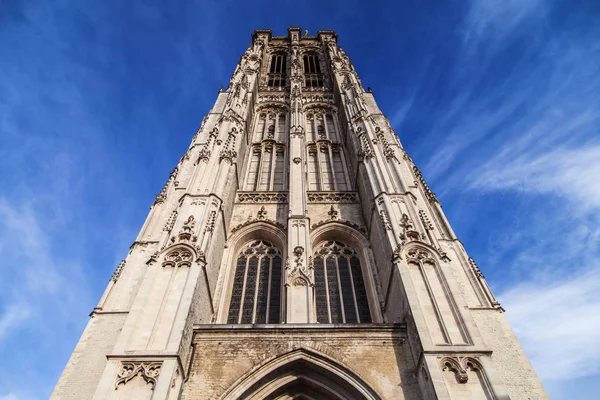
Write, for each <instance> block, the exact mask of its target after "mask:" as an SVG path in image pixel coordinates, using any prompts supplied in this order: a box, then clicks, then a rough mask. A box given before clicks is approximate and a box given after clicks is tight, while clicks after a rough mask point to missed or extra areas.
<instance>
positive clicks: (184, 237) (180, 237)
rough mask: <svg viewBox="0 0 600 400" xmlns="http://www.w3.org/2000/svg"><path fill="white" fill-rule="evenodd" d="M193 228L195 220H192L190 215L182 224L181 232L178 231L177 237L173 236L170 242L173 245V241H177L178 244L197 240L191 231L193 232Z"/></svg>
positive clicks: (192, 217)
mask: <svg viewBox="0 0 600 400" xmlns="http://www.w3.org/2000/svg"><path fill="white" fill-rule="evenodd" d="M194 226H196V220H195V219H194V216H193V215H190V216H189V217H188V219H187V221H185V222H184V223H183V226H182V227H181V230H180V231H179V233H178V234H177V236H173V237H172V238H171V242H173V243H175V241H179V242H189V241H192V242H195V241H196V240H197V239H198V238H197V237H196V236H194V235H193V231H194Z"/></svg>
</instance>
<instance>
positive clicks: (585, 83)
mask: <svg viewBox="0 0 600 400" xmlns="http://www.w3.org/2000/svg"><path fill="white" fill-rule="evenodd" d="M469 5H470V6H469V10H468V12H467V15H466V17H465V22H464V26H463V41H462V49H461V51H460V55H459V57H458V61H457V63H458V64H459V65H457V66H456V68H453V69H452V70H451V72H450V73H451V74H452V77H453V82H455V84H456V86H457V88H456V90H455V93H456V95H455V97H454V98H450V99H448V101H447V102H446V104H445V106H446V107H445V108H443V109H442V110H441V111H439V112H438V113H437V114H436V115H435V116H432V118H433V119H434V120H435V123H434V124H432V128H431V130H432V132H431V133H430V134H429V136H428V138H434V140H430V143H436V145H433V146H432V145H431V144H429V145H428V147H429V150H430V151H429V152H428V153H427V154H428V155H429V157H428V158H427V160H426V161H427V163H426V164H425V166H424V168H423V169H424V174H425V176H426V177H428V178H429V179H430V180H431V181H432V182H430V183H431V186H432V188H433V189H434V190H435V191H437V192H438V194H440V195H441V196H442V197H444V195H445V194H448V195H449V196H452V198H457V197H458V198H460V197H463V196H472V195H481V194H490V195H491V196H488V198H490V197H494V198H495V199H497V200H496V201H494V202H492V201H490V203H486V204H487V205H488V206H489V207H493V208H495V209H496V211H495V213H496V214H500V213H502V215H503V218H506V219H505V220H503V221H501V222H500V221H493V223H494V225H492V224H490V227H492V226H493V229H490V231H489V232H488V233H487V234H488V235H489V236H488V239H487V243H486V242H485V240H481V239H479V240H480V241H481V242H482V243H484V244H485V246H482V248H480V249H478V253H479V254H480V255H481V254H483V255H485V256H484V257H483V260H478V261H480V264H482V269H483V271H484V272H489V273H490V275H491V276H492V277H493V278H492V279H491V280H490V284H491V285H492V286H493V287H496V288H501V289H502V291H501V293H500V294H499V296H498V297H499V298H500V300H501V301H502V304H503V306H504V307H505V309H506V310H507V317H508V318H509V320H510V322H511V324H512V326H513V328H514V329H515V332H516V334H517V336H518V338H519V340H520V341H521V343H522V345H523V347H524V349H525V351H526V353H527V354H528V355H529V357H530V358H531V361H532V363H533V365H534V367H535V369H536V371H537V372H538V374H539V375H540V377H541V378H542V379H543V381H544V382H545V383H546V384H547V385H548V387H551V388H552V390H553V393H551V394H555V395H556V396H557V398H558V397H560V396H566V393H567V392H568V391H567V390H563V389H564V388H566V387H568V385H571V382H573V380H574V379H580V378H582V377H586V376H596V377H597V376H598V375H600V366H598V363H597V360H598V358H600V347H599V346H597V344H596V342H597V339H598V333H597V332H598V331H599V330H600V300H598V299H597V298H596V297H597V296H596V294H597V293H598V292H599V291H600V272H599V270H598V266H599V265H600V228H598V226H599V223H600V180H598V177H600V130H599V128H598V127H599V126H600V113H598V110H600V45H599V44H598V42H597V37H598V36H599V35H600V28H599V27H598V26H583V25H580V24H577V23H576V21H577V18H579V17H578V16H577V15H574V16H572V17H571V22H570V24H571V25H568V23H567V22H565V23H564V26H563V27H562V28H561V29H556V30H550V29H548V26H549V24H547V22H548V21H547V19H546V17H547V16H548V15H549V13H550V12H552V11H553V10H552V7H553V6H554V5H555V4H554V3H550V2H546V1H543V0H530V1H519V0H509V1H505V2H496V1H487V0H484V1H472V2H470V3H469ZM554 12H556V11H555V10H554ZM400 111H403V110H402V109H401V110H400ZM465 189H466V190H468V192H465ZM504 194H508V195H509V199H510V200H511V202H510V203H508V202H507V203H506V206H509V207H512V208H513V209H512V210H511V211H512V213H509V212H506V211H505V210H502V211H500V210H501V209H502V208H503V207H506V206H505V205H504V204H505V203H504V202H501V201H500V200H499V199H500V196H501V195H504ZM470 204H477V203H476V202H474V201H472V202H471V203H470ZM468 212H469V214H476V213H479V214H481V215H483V214H484V213H485V210H483V209H479V210H477V209H475V208H469V211H468ZM471 222H473V223H475V221H474V220H473V221H471ZM458 225H459V224H458ZM556 371H569V373H557V372H556ZM550 383H551V384H550ZM589 389H590V388H587V389H586V390H589ZM577 393H579V392H578V391H577V389H576V388H574V390H572V391H570V392H569V396H572V397H564V398H575V397H577V395H578V394H577ZM581 393H583V392H581Z"/></svg>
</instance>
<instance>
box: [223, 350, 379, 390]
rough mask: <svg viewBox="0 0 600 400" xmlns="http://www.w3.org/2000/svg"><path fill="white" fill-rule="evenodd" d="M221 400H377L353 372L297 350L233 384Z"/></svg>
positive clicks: (324, 358) (314, 354) (258, 368)
mask: <svg viewBox="0 0 600 400" xmlns="http://www.w3.org/2000/svg"><path fill="white" fill-rule="evenodd" d="M221 399H222V400H242V399H243V400H259V399H260V400H263V399H265V400H267V399H268V400H291V399H294V400H300V399H301V400H317V399H318V400H379V399H380V397H379V396H378V395H377V394H376V393H375V391H374V390H373V389H372V388H371V387H370V386H369V385H368V384H366V383H365V382H364V381H363V380H362V379H361V378H360V377H358V376H357V375H356V374H355V373H353V372H352V371H350V370H349V369H347V368H345V367H344V366H342V365H340V364H339V363H337V362H335V361H333V360H331V359H329V358H328V357H326V356H323V355H321V354H317V353H315V352H312V351H309V350H305V349H300V350H294V351H292V352H290V353H286V354H284V355H281V356H279V357H277V358H275V359H272V360H269V361H267V362H265V363H264V364H262V365H260V366H258V367H257V368H255V369H253V370H252V371H250V372H249V373H247V374H246V375H245V376H244V377H242V378H241V379H240V380H238V382H236V383H235V384H234V385H233V386H232V387H231V388H230V389H229V390H228V391H227V392H226V393H225V395H224V396H223V397H222V398H221Z"/></svg>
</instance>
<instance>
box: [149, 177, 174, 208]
mask: <svg viewBox="0 0 600 400" xmlns="http://www.w3.org/2000/svg"><path fill="white" fill-rule="evenodd" d="M169 179H170V178H169ZM169 182H170V180H168V181H167V183H165V185H164V186H163V187H162V189H161V190H160V192H159V193H158V194H157V195H156V198H155V199H154V202H153V203H152V205H153V206H154V205H156V204H161V203H163V202H164V201H165V200H166V199H167V188H168V187H169Z"/></svg>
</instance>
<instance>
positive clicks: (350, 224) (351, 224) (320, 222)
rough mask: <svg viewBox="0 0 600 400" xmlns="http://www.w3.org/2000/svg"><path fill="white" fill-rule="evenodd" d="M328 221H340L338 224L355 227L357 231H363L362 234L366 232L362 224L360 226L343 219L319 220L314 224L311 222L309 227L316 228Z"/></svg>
mask: <svg viewBox="0 0 600 400" xmlns="http://www.w3.org/2000/svg"><path fill="white" fill-rule="evenodd" d="M330 222H338V223H340V224H343V225H347V226H349V227H351V228H354V229H356V230H357V231H359V232H361V233H364V234H366V233H367V229H366V228H365V227H364V226H361V225H358V224H355V223H353V222H350V221H343V220H336V221H332V220H330V219H328V220H325V221H319V222H317V223H315V224H312V226H311V229H316V228H318V227H319V226H321V225H325V224H327V223H330Z"/></svg>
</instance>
